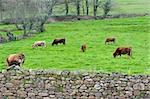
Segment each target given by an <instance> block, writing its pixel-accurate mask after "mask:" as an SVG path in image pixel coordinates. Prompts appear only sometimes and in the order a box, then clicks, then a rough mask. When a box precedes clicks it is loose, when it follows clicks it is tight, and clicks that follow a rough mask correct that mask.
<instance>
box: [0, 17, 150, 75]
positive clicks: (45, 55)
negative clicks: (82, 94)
mask: <svg viewBox="0 0 150 99" xmlns="http://www.w3.org/2000/svg"><path fill="white" fill-rule="evenodd" d="M149 18H150V17H149V16H146V17H135V18H122V19H112V20H89V21H78V22H61V23H59V22H58V23H51V24H47V25H46V30H47V31H46V32H44V33H41V34H38V35H36V36H35V37H33V38H28V39H25V40H21V41H15V42H10V43H6V44H1V45H0V52H1V60H0V69H1V70H2V69H4V68H5V67H6V66H5V59H6V57H7V56H8V55H9V54H12V53H18V52H23V53H25V55H26V61H25V64H24V66H23V68H25V69H56V70H80V71H91V72H123V73H128V74H149V73H150V63H149V62H148V57H149V54H148V53H149V45H150V43H149V35H150V33H149V23H148V21H149ZM60 37H64V38H66V39H67V43H66V45H65V46H64V45H58V46H51V44H48V43H47V48H38V49H32V47H31V46H32V44H33V43H34V42H35V41H38V40H45V41H46V42H52V41H53V39H54V38H60ZM106 37H116V39H117V41H116V44H108V45H105V44H104V40H105V38H106ZM83 43H86V44H87V51H86V52H85V53H82V52H80V46H81V44H83ZM120 46H121V47H122V46H125V47H132V48H133V52H132V58H129V57H127V56H126V55H124V56H122V57H117V58H116V59H115V58H113V56H112V53H113V52H114V51H115V49H116V48H117V47H120Z"/></svg>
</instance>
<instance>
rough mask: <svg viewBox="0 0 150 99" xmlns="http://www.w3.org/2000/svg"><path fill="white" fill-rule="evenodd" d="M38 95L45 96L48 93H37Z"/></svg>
mask: <svg viewBox="0 0 150 99" xmlns="http://www.w3.org/2000/svg"><path fill="white" fill-rule="evenodd" d="M38 95H39V96H42V97H47V96H48V95H49V94H48V93H39V94H38Z"/></svg>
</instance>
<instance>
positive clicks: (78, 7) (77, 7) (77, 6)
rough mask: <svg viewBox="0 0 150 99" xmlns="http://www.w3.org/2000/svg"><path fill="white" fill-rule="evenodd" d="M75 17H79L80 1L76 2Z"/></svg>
mask: <svg viewBox="0 0 150 99" xmlns="http://www.w3.org/2000/svg"><path fill="white" fill-rule="evenodd" d="M76 9H77V15H78V16H79V15H80V0H76Z"/></svg>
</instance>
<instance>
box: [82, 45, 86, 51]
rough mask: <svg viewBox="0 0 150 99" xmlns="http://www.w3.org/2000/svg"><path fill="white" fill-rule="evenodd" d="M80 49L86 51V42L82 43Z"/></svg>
mask: <svg viewBox="0 0 150 99" xmlns="http://www.w3.org/2000/svg"><path fill="white" fill-rule="evenodd" d="M81 51H82V52H85V51H86V44H83V45H82V46H81Z"/></svg>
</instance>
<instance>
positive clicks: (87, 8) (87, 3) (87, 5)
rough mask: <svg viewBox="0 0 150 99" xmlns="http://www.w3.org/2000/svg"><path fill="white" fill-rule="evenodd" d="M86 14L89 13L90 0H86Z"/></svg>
mask: <svg viewBox="0 0 150 99" xmlns="http://www.w3.org/2000/svg"><path fill="white" fill-rule="evenodd" d="M86 15H89V0H86Z"/></svg>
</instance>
